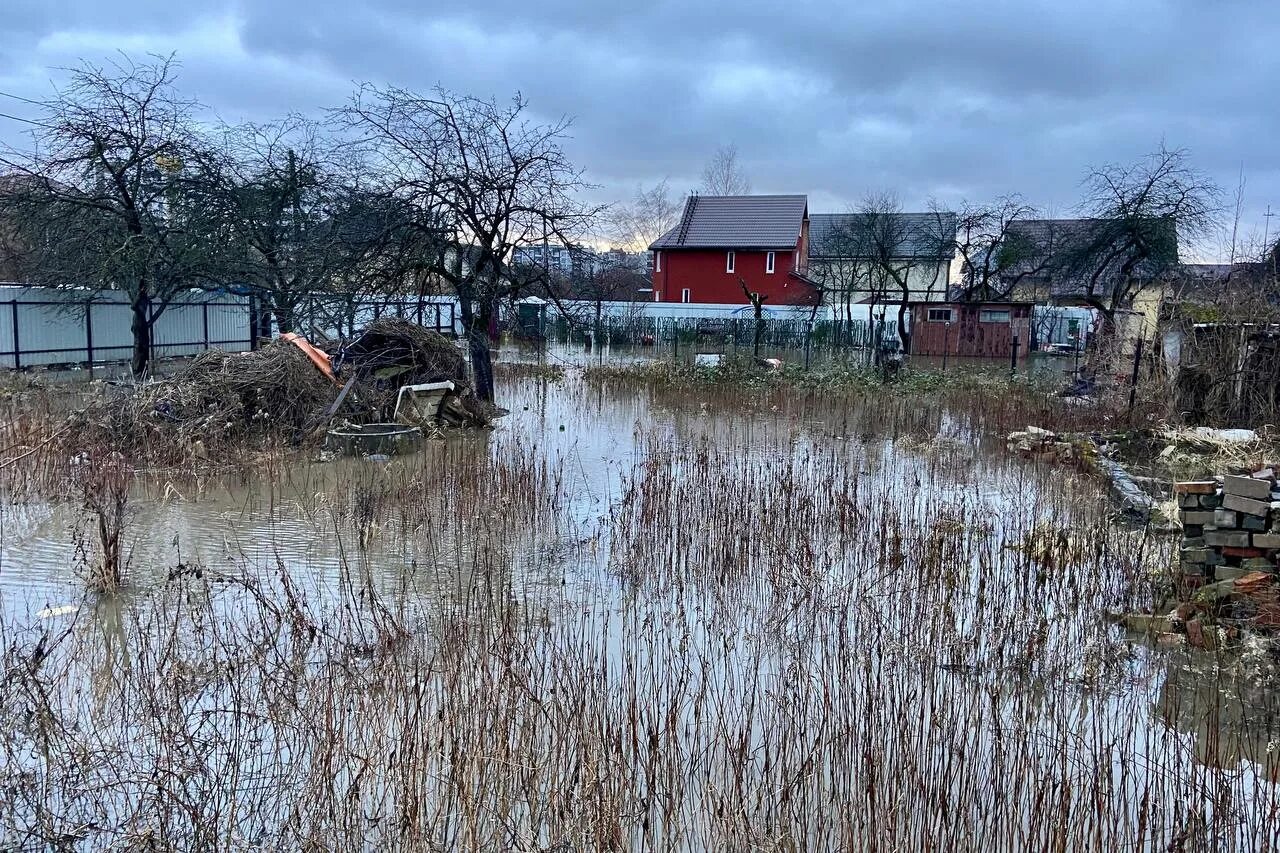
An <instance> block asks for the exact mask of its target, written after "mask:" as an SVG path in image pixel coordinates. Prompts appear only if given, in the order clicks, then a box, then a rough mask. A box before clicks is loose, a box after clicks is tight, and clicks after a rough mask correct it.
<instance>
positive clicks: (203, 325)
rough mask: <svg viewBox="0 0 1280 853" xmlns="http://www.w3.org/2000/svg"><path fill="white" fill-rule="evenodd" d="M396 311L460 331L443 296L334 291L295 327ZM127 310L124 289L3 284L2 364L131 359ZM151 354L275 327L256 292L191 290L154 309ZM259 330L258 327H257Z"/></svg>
mask: <svg viewBox="0 0 1280 853" xmlns="http://www.w3.org/2000/svg"><path fill="white" fill-rule="evenodd" d="M386 316H398V317H402V318H404V319H408V320H412V321H413V322H416V323H418V324H420V325H423V326H426V327H427V328H433V329H436V330H437V331H440V332H441V333H443V334H455V333H456V332H457V324H458V311H457V304H456V302H455V301H453V300H450V299H447V298H438V297H437V298H431V297H423V298H406V299H395V298H392V299H388V298H377V297H346V298H341V299H335V298H333V297H324V298H320V297H317V298H314V299H309V300H307V304H306V307H305V310H304V311H303V312H302V316H301V317H300V318H299V323H298V326H299V331H302V332H304V333H312V332H313V330H316V331H320V332H321V333H323V334H325V335H327V336H329V337H331V338H335V339H339V338H343V337H349V336H350V335H351V334H352V333H353V332H354V331H355V330H358V329H360V328H361V327H363V326H364V325H367V324H368V323H369V322H372V321H373V320H375V319H378V318H379V317H386ZM132 319H133V316H132V311H131V308H130V306H129V303H128V299H127V297H126V296H125V295H124V294H122V293H116V292H102V293H96V294H88V293H86V292H84V291H76V290H72V289H66V290H61V289H57V288H41V287H18V286H9V287H0V366H2V367H11V368H24V367H40V366H64V365H65V366H73V365H88V366H92V365H94V364H105V363H110V362H122V361H128V360H129V359H130V358H131V357H132V354H133V333H132V330H131V324H132ZM152 319H153V320H154V322H153V324H152V334H151V353H150V355H151V358H153V359H161V358H173V357H180V356H191V355H197V354H199V353H201V352H204V351H205V350H208V349H221V350H225V351H228V352H242V351H244V350H249V349H252V348H253V347H254V346H255V345H256V343H257V340H259V339H261V338H263V337H269V336H270V335H271V334H272V333H273V329H272V327H271V325H270V322H269V317H268V316H267V315H266V314H264V313H263V312H262V311H261V310H260V308H259V306H258V303H257V300H255V299H253V298H252V297H249V296H241V295H234V294H228V293H192V294H187V295H183V296H180V297H178V298H176V299H174V300H172V301H171V302H169V304H168V305H166V306H164V307H163V308H159V309H155V310H154V312H153V315H152ZM255 330H256V334H255Z"/></svg>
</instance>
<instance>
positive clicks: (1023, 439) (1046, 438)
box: [1005, 426, 1077, 462]
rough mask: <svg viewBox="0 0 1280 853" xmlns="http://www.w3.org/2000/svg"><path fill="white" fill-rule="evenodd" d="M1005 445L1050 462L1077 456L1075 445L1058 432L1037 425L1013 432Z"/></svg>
mask: <svg viewBox="0 0 1280 853" xmlns="http://www.w3.org/2000/svg"><path fill="white" fill-rule="evenodd" d="M1005 446H1006V447H1008V449H1009V450H1010V451H1012V452H1016V453H1018V454H1020V455H1022V456H1025V457H1027V458H1029V459H1041V460H1046V461H1049V462H1067V461H1070V460H1072V459H1074V458H1076V456H1077V451H1076V447H1075V445H1074V444H1073V443H1072V442H1071V441H1068V440H1066V439H1064V438H1061V437H1059V436H1058V434H1057V433H1055V432H1052V431H1050V430H1047V429H1042V428H1041V427H1037V426H1029V427H1027V428H1026V429H1025V430H1022V431H1019V432H1011V433H1009V436H1008V438H1007V439H1005Z"/></svg>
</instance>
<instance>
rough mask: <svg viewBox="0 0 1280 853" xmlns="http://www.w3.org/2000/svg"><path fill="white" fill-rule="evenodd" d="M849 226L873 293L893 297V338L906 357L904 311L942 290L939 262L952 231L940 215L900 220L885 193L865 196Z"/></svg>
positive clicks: (952, 241)
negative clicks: (917, 298) (895, 306)
mask: <svg viewBox="0 0 1280 853" xmlns="http://www.w3.org/2000/svg"><path fill="white" fill-rule="evenodd" d="M852 221H853V223H854V225H853V227H854V228H855V229H857V234H856V238H857V241H858V243H859V244H860V246H861V250H862V252H863V254H864V257H865V260H866V263H867V274H868V276H869V278H870V283H871V286H872V288H873V290H875V291H876V292H881V293H893V294H894V295H895V296H896V301H897V303H898V317H897V323H898V337H899V339H901V341H902V344H903V349H904V350H906V351H907V352H910V351H911V329H910V328H909V327H908V325H907V311H908V309H909V308H910V305H911V301H912V299H913V297H915V296H918V295H919V294H921V293H923V294H924V295H925V296H926V297H928V296H930V295H931V294H932V293H933V292H935V291H936V290H937V289H938V288H939V287H942V288H945V287H946V275H945V273H944V272H943V268H944V266H945V265H944V264H942V263H940V262H939V258H941V257H945V256H946V255H947V254H948V249H950V248H952V247H954V244H955V232H954V228H952V229H951V230H950V232H949V233H948V228H947V226H946V224H945V223H946V222H947V221H949V220H948V219H947V218H945V217H943V216H940V215H935V216H927V217H924V218H923V219H920V218H918V217H908V216H905V215H904V214H903V212H902V206H901V204H899V202H898V199H897V197H896V196H894V195H893V194H892V193H889V192H878V193H870V194H868V195H867V196H866V197H865V198H864V199H863V201H862V204H861V206H860V207H859V209H858V215H857V216H856V217H852ZM930 267H931V268H932V269H930ZM877 343H878V342H877Z"/></svg>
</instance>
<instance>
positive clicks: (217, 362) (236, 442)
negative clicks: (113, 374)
mask: <svg viewBox="0 0 1280 853" xmlns="http://www.w3.org/2000/svg"><path fill="white" fill-rule="evenodd" d="M338 391H339V389H338V387H337V386H336V385H335V384H334V382H333V380H332V379H330V378H329V377H327V376H325V375H324V374H323V373H322V372H320V370H318V369H317V368H316V366H315V365H314V364H312V363H311V360H310V359H308V358H307V356H306V354H305V353H303V352H302V350H300V349H298V348H297V347H296V346H294V345H293V344H291V343H288V342H286V341H273V342H271V343H270V344H267V345H266V346H264V347H262V348H261V349H259V350H256V351H254V352H247V353H226V352H220V351H209V352H206V353H203V354H201V355H200V356H198V357H196V359H195V360H194V361H193V362H192V363H191V365H190V366H189V367H188V368H187V369H186V370H185V371H183V372H182V373H181V374H179V375H177V376H175V377H173V378H171V379H159V380H153V381H150V382H145V383H141V384H138V385H132V386H121V387H115V388H109V390H108V396H107V399H105V400H103V401H101V402H99V403H97V404H95V405H93V406H90V407H89V408H88V409H86V410H84V411H81V412H77V413H76V414H74V415H72V418H73V419H79V420H80V421H81V423H79V424H77V425H76V427H75V428H74V429H73V430H72V434H73V440H75V441H76V443H77V444H83V445H84V446H88V447H111V448H112V449H113V450H117V451H119V452H121V453H125V454H126V455H129V456H131V457H134V458H156V459H169V460H172V459H175V458H183V457H185V456H188V455H194V456H196V457H201V456H206V455H210V456H211V455H214V454H217V453H218V452H219V451H220V450H222V449H226V448H232V447H235V448H241V447H245V446H246V445H258V446H262V445H266V444H274V443H282V442H295V443H296V442H299V441H301V440H304V439H305V438H306V437H307V434H308V433H309V432H311V431H313V430H314V429H315V428H317V427H318V426H320V421H321V415H322V413H323V412H324V411H325V409H326V407H328V406H329V405H330V404H331V403H333V401H334V400H335V399H336V398H337V396H338ZM356 404H357V401H356V400H355V399H352V401H351V405H352V406H354V405H356ZM344 414H345V415H346V416H347V417H353V418H358V417H360V416H361V415H362V414H368V412H367V411H365V412H361V411H358V410H354V409H348V410H347V411H345V412H344Z"/></svg>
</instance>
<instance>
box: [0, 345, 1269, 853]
mask: <svg viewBox="0 0 1280 853" xmlns="http://www.w3.org/2000/svg"><path fill="white" fill-rule="evenodd" d="M516 373H518V371H512V373H511V374H510V375H508V376H507V377H506V378H505V379H504V380H503V381H502V382H501V383H500V387H499V396H500V399H501V401H502V402H503V403H504V404H506V405H507V406H508V408H510V409H511V410H512V411H511V414H510V415H508V416H507V417H505V418H503V419H502V420H501V421H500V422H499V425H498V426H497V428H496V429H495V430H493V431H492V432H479V433H474V434H471V435H469V436H467V437H460V438H450V439H448V440H445V441H435V442H429V443H428V446H427V448H426V449H425V450H424V451H423V452H422V453H420V454H417V455H415V456H410V457H399V458H395V459H393V460H391V461H388V462H371V461H364V460H335V461H326V462H321V461H309V460H298V459H293V458H290V457H286V456H274V457H271V458H270V459H268V460H265V461H263V462H262V464H261V465H259V466H257V467H256V468H255V469H253V470H250V471H243V472H238V473H235V474H219V475H217V476H212V475H209V476H196V475H176V474H166V475H160V474H154V473H152V474H146V473H144V474H143V475H142V476H140V477H139V478H138V479H137V480H136V481H134V482H132V485H131V486H130V487H129V488H128V489H127V490H126V491H125V492H124V493H123V494H122V496H121V497H120V512H119V518H120V519H121V521H122V523H121V524H120V525H119V544H120V549H121V554H122V564H123V566H124V568H123V571H122V578H123V580H122V585H121V589H120V591H119V592H118V593H115V594H112V595H106V596H99V595H95V594H93V593H89V592H87V590H88V589H89V588H90V587H91V586H92V583H91V582H87V581H86V578H91V576H92V574H93V571H94V569H93V566H94V565H95V561H97V560H98V559H99V550H100V548H101V541H102V534H103V531H102V530H101V529H100V526H99V523H100V522H99V519H98V518H97V516H95V515H94V514H92V513H86V512H85V511H84V509H83V506H84V501H83V500H78V499H75V498H74V497H73V496H74V495H75V494H77V493H76V492H75V488H74V487H71V486H68V487H67V488H66V489H64V491H63V492H61V493H60V494H59V495H57V496H54V495H51V494H50V492H57V490H56V489H52V488H50V487H49V486H48V485H47V484H46V483H45V480H44V479H42V477H41V475H40V470H42V469H38V467H37V466H38V465H40V464H43V463H38V462H36V459H37V458H38V457H32V458H31V459H29V460H21V461H20V462H18V463H16V464H15V465H14V466H12V467H11V468H9V469H7V470H6V471H4V475H5V476H4V483H5V488H6V490H7V492H6V498H5V500H4V502H3V504H0V512H2V514H0V631H2V632H3V667H4V676H3V678H4V685H3V692H2V693H0V715H2V721H3V724H4V725H5V727H6V730H7V731H8V732H9V735H8V737H7V738H5V740H4V747H3V753H0V774H2V775H3V782H4V784H3V786H2V787H0V839H2V840H3V843H4V845H5V846H6V847H9V848H14V849H31V850H40V849H85V850H90V849H104V848H110V849H157V850H170V849H173V850H177V849H182V850H187V849H201V850H228V851H231V850H252V849H264V850H265V849H308V850H522V851H550V850H556V851H571V850H572V851H588V850H655V851H658V850H674V851H702V850H719V851H746V850H759V851H817V850H831V851H836V850H877V851H881V850H882V851H890V850H926V849H938V850H975V851H976V850H984V851H990V850H999V851H1003V850H1056V851H1113V850H1134V851H1145V850H1151V851H1157V850H1158V851H1182V850H1186V851H1193V850H1195V851H1199V850H1204V851H1234V850H1240V851H1245V850H1249V851H1254V850H1256V851H1267V850H1275V849H1278V848H1280V753H1277V746H1278V745H1280V707H1277V706H1278V705H1280V702H1278V701H1277V698H1276V697H1277V696H1280V693H1278V692H1277V691H1276V690H1275V689H1274V687H1271V686H1269V685H1268V683H1266V682H1264V681H1262V680H1260V679H1262V678H1263V677H1264V676H1266V675H1267V673H1266V672H1265V671H1263V670H1262V669H1259V668H1258V667H1256V666H1252V665H1246V664H1249V663H1250V662H1249V661H1242V659H1241V655H1239V654H1226V653H1224V654H1221V655H1219V656H1214V655H1212V654H1207V653H1201V652H1191V651H1188V650H1184V649H1180V648H1178V649H1165V648H1153V647H1151V646H1150V645H1149V644H1147V643H1146V642H1145V641H1142V640H1141V639H1137V638H1129V637H1126V636H1125V635H1124V633H1123V631H1122V630H1121V629H1120V628H1119V627H1118V626H1116V625H1115V624H1113V622H1112V621H1111V620H1109V619H1108V618H1107V614H1108V613H1111V612H1117V611H1127V610H1132V609H1138V608H1141V607H1143V606H1150V604H1151V600H1152V597H1153V596H1154V595H1155V594H1156V592H1155V590H1156V588H1157V586H1158V582H1159V579H1160V573H1161V572H1162V571H1165V570H1167V569H1168V567H1169V566H1170V564H1171V561H1172V559H1173V554H1174V547H1175V544H1174V541H1173V540H1172V538H1170V537H1168V536H1160V535H1156V534H1152V533H1147V532H1145V531H1143V530H1142V529H1138V528H1134V527H1132V526H1129V525H1126V524H1123V523H1118V522H1117V521H1116V519H1115V518H1114V507H1113V506H1112V505H1111V503H1110V502H1109V500H1108V498H1107V497H1106V495H1105V493H1104V491H1103V489H1102V486H1101V485H1100V484H1099V483H1097V482H1096V481H1094V480H1092V479H1090V478H1088V477H1086V476H1083V475H1077V474H1076V473H1075V472H1074V471H1072V470H1071V469H1068V468H1063V467H1056V468H1054V467H1047V466H1042V465H1037V464H1034V463H1030V462H1027V461H1025V460H1021V459H1018V458H1015V457H1012V456H1010V455H1008V454H1007V453H1006V452H1005V450H1004V441H1003V436H1004V434H1005V433H1006V432H1007V431H1008V430H1009V429H1012V428H1017V427H1021V426H1024V425H1025V420H1026V418H1027V416H1028V414H1027V412H1026V411H1025V410H1023V409H1021V408H1019V406H1018V405H1016V404H1013V403H1010V402H1008V401H1002V400H998V399H971V400H968V401H958V400H953V399H943V398H937V399H934V398H928V397H921V396H909V395H897V394H894V393H893V392H879V393H866V394H831V393H817V392H812V391H809V392H802V391H797V390H785V389H771V390H760V391H752V392H746V391H742V390H731V389H711V390H707V389H700V390H682V389H676V388H655V387H651V386H642V385H637V384H633V383H628V382H625V381H591V380H587V379H584V378H583V376H582V375H581V373H580V372H578V371H577V370H575V369H569V370H568V372H567V375H566V376H565V377H564V378H562V379H559V380H555V381H548V380H546V379H543V378H539V377H536V376H526V377H524V378H517V376H516V375H515V374H516ZM24 466H29V467H30V469H31V470H30V471H28V472H27V473H23V470H22V469H23V467H24ZM71 470H73V471H74V465H72V466H71ZM69 496H71V497H69ZM55 497H57V498H58V499H55Z"/></svg>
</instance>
